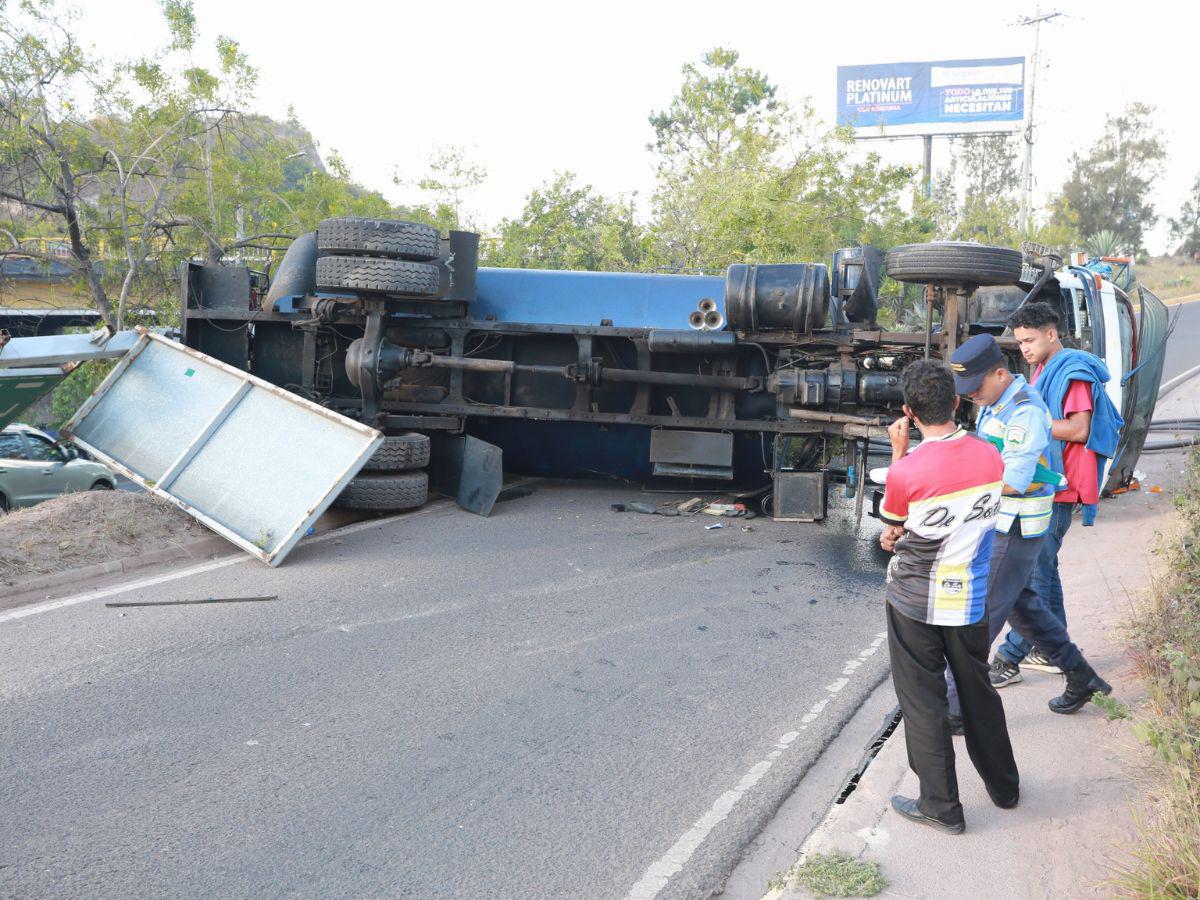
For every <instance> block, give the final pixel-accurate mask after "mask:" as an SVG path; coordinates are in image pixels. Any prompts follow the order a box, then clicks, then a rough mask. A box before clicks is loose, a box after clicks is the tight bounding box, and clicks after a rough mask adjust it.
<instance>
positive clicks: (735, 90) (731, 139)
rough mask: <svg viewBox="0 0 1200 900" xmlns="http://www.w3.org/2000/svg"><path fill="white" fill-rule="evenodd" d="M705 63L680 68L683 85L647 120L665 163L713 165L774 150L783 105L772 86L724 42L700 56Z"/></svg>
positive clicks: (657, 148) (655, 147)
mask: <svg viewBox="0 0 1200 900" xmlns="http://www.w3.org/2000/svg"><path fill="white" fill-rule="evenodd" d="M702 65H703V68H699V67H697V66H694V65H692V64H691V63H688V64H687V65H685V66H684V67H683V86H682V87H681V88H680V91H679V93H678V94H677V95H676V96H675V98H674V99H673V100H672V101H671V105H670V106H669V107H668V108H667V109H666V110H665V111H663V112H658V113H652V114H651V116H650V125H651V126H652V127H653V128H654V134H655V142H654V144H653V145H652V148H651V149H654V150H656V151H657V152H658V154H659V156H660V158H661V160H662V161H663V163H664V164H670V163H675V162H679V163H682V164H683V165H686V166H701V167H704V166H713V165H718V164H721V163H724V162H727V161H728V160H729V159H731V158H739V157H743V156H747V157H750V158H753V157H755V156H757V155H758V154H759V153H760V152H761V150H762V147H763V145H766V146H767V147H768V148H771V149H773V147H774V144H775V143H776V141H777V140H778V137H779V135H778V133H777V128H778V126H779V122H780V116H781V114H782V112H783V110H784V106H783V104H782V103H781V101H779V100H778V99H776V96H775V94H776V90H777V89H776V87H775V85H773V84H771V83H770V82H769V81H768V80H767V77H766V76H765V75H763V74H762V73H761V72H759V71H757V70H756V69H748V68H746V67H744V66H739V65H738V54H737V52H736V51H734V50H726V49H724V48H722V47H717V48H714V49H713V50H710V51H709V52H708V53H705V54H704V56H703V57H702Z"/></svg>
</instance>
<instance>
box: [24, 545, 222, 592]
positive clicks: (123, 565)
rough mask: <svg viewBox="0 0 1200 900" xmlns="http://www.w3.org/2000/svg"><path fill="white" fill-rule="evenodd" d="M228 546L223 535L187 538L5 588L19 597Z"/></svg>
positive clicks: (217, 550) (198, 555)
mask: <svg viewBox="0 0 1200 900" xmlns="http://www.w3.org/2000/svg"><path fill="white" fill-rule="evenodd" d="M228 548H233V545H232V544H230V543H229V542H228V541H227V540H225V539H224V538H223V537H220V536H218V535H209V536H207V537H202V538H196V539H195V540H191V541H185V542H184V543H182V544H175V545H174V546H171V547H163V548H162V549H161V550H151V551H150V552H149V553H141V554H139V555H137V556H129V557H126V558H124V559H110V560H108V561H106V562H102V563H95V564H93V565H90V566H80V567H78V568H75V569H64V570H63V571H61V572H51V573H49V574H48V575H40V576H38V577H37V578H30V579H29V580H28V581H18V582H15V583H13V584H8V585H5V588H6V589H7V590H8V591H10V592H11V593H10V596H13V597H16V596H20V595H22V594H31V593H34V592H36V591H46V590H52V589H54V588H60V587H68V586H74V585H77V584H81V583H83V582H86V581H92V580H94V579H96V578H104V577H105V576H107V575H124V574H128V573H129V572H136V571H138V570H139V569H144V568H146V567H147V566H153V565H157V564H158V563H164V562H171V561H173V560H176V559H196V558H197V557H207V556H212V555H213V554H218V553H220V552H221V551H223V550H226V549H228ZM234 549H236V548H234Z"/></svg>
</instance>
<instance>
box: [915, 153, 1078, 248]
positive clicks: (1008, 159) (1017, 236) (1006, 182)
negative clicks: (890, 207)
mask: <svg viewBox="0 0 1200 900" xmlns="http://www.w3.org/2000/svg"><path fill="white" fill-rule="evenodd" d="M1018 146H1019V144H1018V141H1017V139H1016V138H1014V137H1013V136H1011V135H1003V134H981V135H971V136H968V137H964V138H956V139H954V140H952V141H951V157H950V165H949V166H948V167H947V168H946V169H944V170H943V171H941V172H939V173H938V175H937V177H936V178H935V179H934V184H933V191H932V193H933V198H932V201H931V206H932V216H933V218H934V221H935V222H936V229H937V237H938V239H940V240H953V241H978V242H980V243H983V244H994V245H997V246H1001V247H1013V248H1019V247H1020V246H1021V243H1022V242H1023V241H1034V242H1036V243H1039V244H1044V245H1046V246H1048V247H1054V248H1057V249H1059V250H1061V251H1064V252H1065V251H1068V250H1070V249H1071V248H1072V247H1074V246H1076V245H1077V244H1078V242H1079V236H1078V223H1079V217H1078V215H1077V214H1076V213H1075V212H1074V211H1073V210H1071V209H1070V207H1069V206H1068V204H1067V202H1066V200H1065V199H1064V198H1062V197H1055V198H1053V199H1052V200H1051V202H1050V204H1049V207H1048V210H1047V215H1045V216H1043V217H1041V218H1044V220H1045V221H1043V222H1042V224H1036V225H1035V224H1032V223H1031V225H1030V227H1026V226H1025V223H1023V222H1022V221H1021V202H1020V186H1021V178H1020V167H1019V165H1018V162H1017V149H1018Z"/></svg>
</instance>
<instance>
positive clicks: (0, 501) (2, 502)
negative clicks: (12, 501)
mask: <svg viewBox="0 0 1200 900" xmlns="http://www.w3.org/2000/svg"><path fill="white" fill-rule="evenodd" d="M7 515H8V498H7V497H5V496H4V495H3V494H0V516H7Z"/></svg>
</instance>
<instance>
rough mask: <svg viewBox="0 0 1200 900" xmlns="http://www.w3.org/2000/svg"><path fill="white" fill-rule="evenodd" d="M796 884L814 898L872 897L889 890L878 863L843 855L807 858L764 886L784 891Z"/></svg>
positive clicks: (815, 855)
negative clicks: (885, 889)
mask: <svg viewBox="0 0 1200 900" xmlns="http://www.w3.org/2000/svg"><path fill="white" fill-rule="evenodd" d="M792 884H798V885H800V886H801V887H803V888H805V889H807V890H808V891H809V893H811V894H812V895H813V896H814V897H874V896H875V895H876V894H878V893H880V892H881V891H882V890H883V889H884V888H886V887H887V886H888V882H887V879H886V878H884V877H883V875H882V873H880V871H879V863H875V862H868V861H866V860H861V859H856V858H855V857H853V856H844V855H842V854H838V853H835V854H830V855H825V854H821V853H814V854H810V855H809V856H808V857H806V858H805V860H804V862H803V863H802V864H801V865H799V866H795V867H793V868H792V869H791V870H790V871H789V872H787V873H785V874H784V875H783V876H782V877H780V878H778V879H776V880H775V881H772V883H771V884H769V885H767V887H768V889H772V888H779V889H784V888H787V887H788V886H790V885H792Z"/></svg>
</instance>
